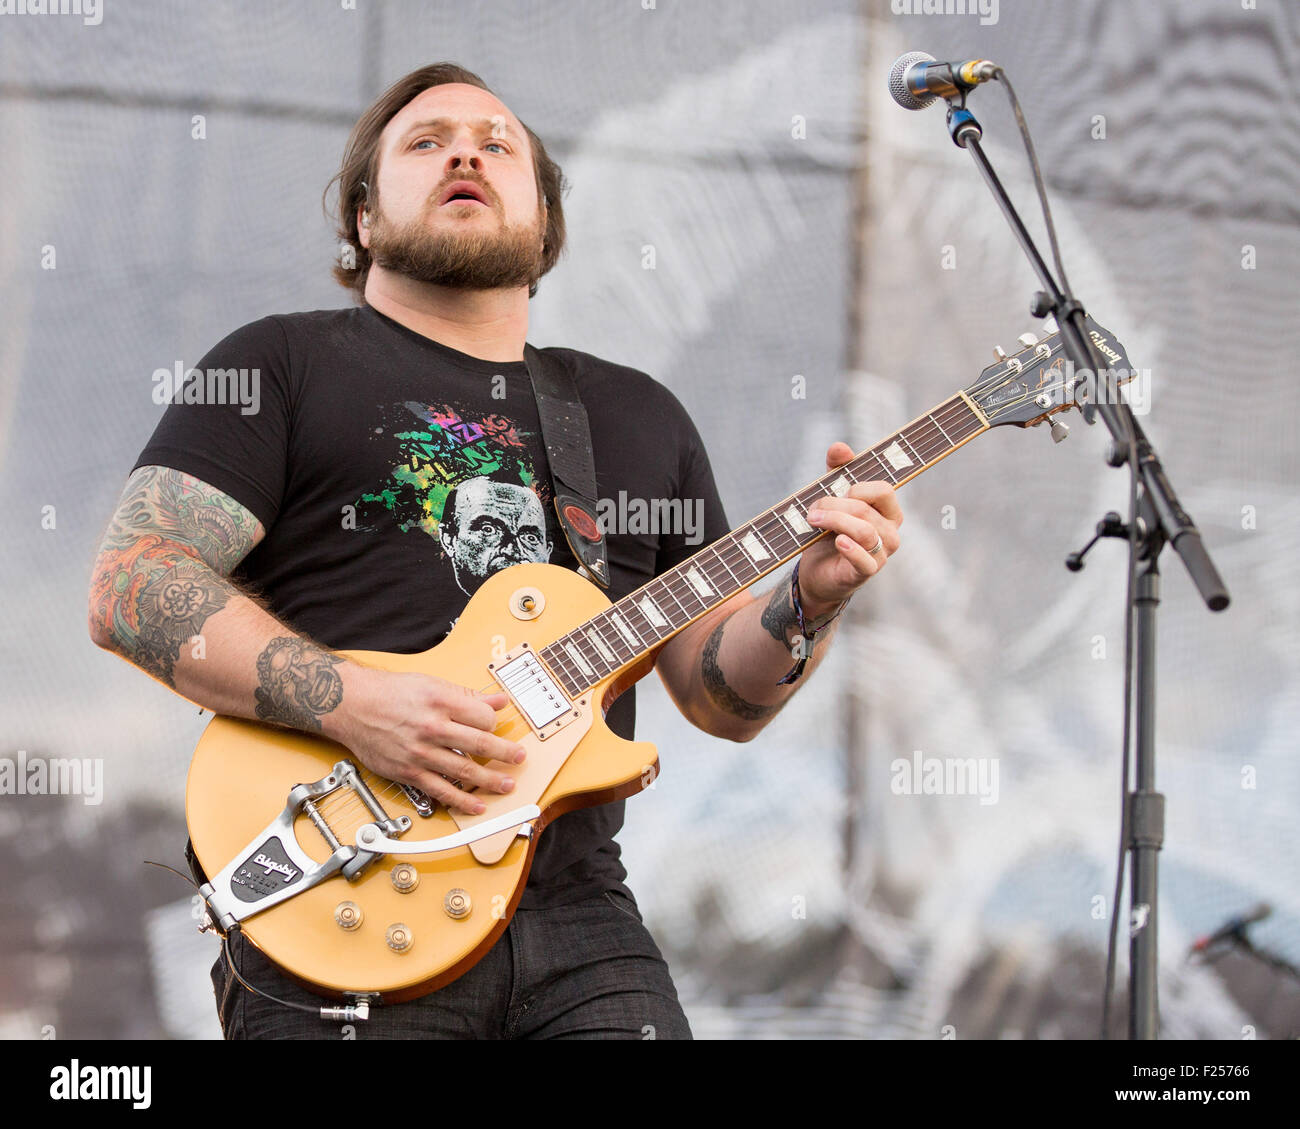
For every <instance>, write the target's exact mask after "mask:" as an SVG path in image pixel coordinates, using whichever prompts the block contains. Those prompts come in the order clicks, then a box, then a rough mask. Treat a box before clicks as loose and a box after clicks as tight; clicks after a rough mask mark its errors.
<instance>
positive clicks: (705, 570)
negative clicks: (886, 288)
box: [316, 342, 1063, 833]
mask: <svg viewBox="0 0 1300 1129" xmlns="http://www.w3.org/2000/svg"><path fill="white" fill-rule="evenodd" d="M1039 344H1040V345H1041V344H1045V342H1040V343H1039ZM1061 351H1063V345H1062V346H1060V347H1052V346H1051V345H1048V353H1047V357H1054V356H1056V355H1057V354H1058V353H1059V352H1061ZM1045 359H1046V358H1044V360H1045ZM1036 367H1041V366H1036ZM1023 374H1024V370H1023V369H1022V370H1021V371H1020V372H1011V370H1007V371H1006V372H1003V373H1000V374H994V375H991V376H989V377H987V378H983V379H982V380H980V381H976V383H975V384H974V385H972V386H971V389H970V391H972V392H978V391H979V390H980V388H981V386H982V385H989V384H992V383H995V382H996V381H998V380H1004V379H1005V377H1006V376H1008V375H1013V376H1020V375H1023ZM1040 386H1041V385H1040ZM1008 406H1009V405H1003V411H1005V410H1006V408H1007V407H1008ZM971 414H972V413H971V408H970V405H969V404H968V403H967V402H966V401H965V400H964V399H961V398H960V393H958V394H956V395H955V396H953V397H950V398H949V400H948V401H946V402H945V403H944V404H942V405H939V406H938V407H937V408H936V409H935V410H934V411H931V412H928V413H926V414H925V415H924V416H920V417H918V418H917V419H916V420H914V421H913V426H915V427H917V428H919V429H921V430H924V429H925V428H926V425H927V422H929V423H933V424H934V425H935V427H936V430H938V431H939V433H940V435H939V436H934V437H931V438H929V439H921V438H919V437H909V436H908V434H907V428H906V426H905V427H904V428H900V429H899V430H898V431H897V432H895V433H894V435H893V436H890V437H889V438H888V440H882V441H881V443H878V444H876V447H880V446H882V444H893V443H897V442H898V441H899V440H900V439H901V440H903V441H904V442H906V443H907V444H908V446H909V447H911V448H912V451H913V452H914V453H916V454H918V455H920V456H921V459H922V463H921V468H920V469H921V470H924V469H927V468H928V467H929V466H930V465H931V463H932V462H934V461H935V459H936V457H937V456H939V455H942V454H945V453H950V452H951V451H952V450H955V449H956V447H957V446H958V445H960V443H962V442H964V441H966V440H968V439H970V438H972V437H973V436H974V435H976V434H978V433H979V431H975V432H972V433H971V434H970V435H965V436H962V437H961V438H960V439H959V440H958V441H957V443H953V442H952V441H951V440H950V439H949V438H948V435H947V432H946V431H945V430H944V428H943V423H948V424H949V425H950V426H952V425H954V424H955V423H956V422H958V421H961V420H967V421H968V417H969V416H970V415H971ZM975 418H976V419H977V420H978V418H979V417H978V416H976V417H975ZM986 418H988V417H987V416H986ZM941 421H942V422H941ZM990 426H991V424H990ZM953 430H954V431H956V430H957V428H956V427H955V426H954V427H953ZM979 430H985V428H984V427H981V428H980V429H979ZM918 439H919V442H918ZM931 444H934V446H933V447H931ZM876 447H872V448H868V449H867V450H866V451H864V452H862V453H861V454H860V455H858V456H855V457H854V458H853V459H850V460H849V461H848V462H847V463H844V464H842V465H841V466H840V467H837V468H834V469H835V470H839V471H841V472H842V473H844V474H846V475H847V476H848V477H849V478H851V479H853V481H854V482H855V483H857V482H859V481H861V480H860V479H858V478H857V477H856V475H855V474H854V473H853V471H852V469H850V468H852V467H853V466H854V465H855V464H857V463H860V462H865V461H867V460H869V459H872V458H874V459H875V460H876V461H877V463H879V464H880V469H882V470H885V472H886V475H887V476H888V470H887V469H886V468H885V463H884V460H883V458H882V454H883V452H882V451H878V450H877V449H876ZM884 449H885V450H888V446H887V445H886V446H885V448H884ZM858 469H859V470H866V469H868V468H867V467H865V466H863V467H859V468H858ZM900 469H901V468H900ZM833 473H834V470H832V471H828V472H827V473H826V475H825V476H823V477H825V478H829V477H830V476H831V475H832V474H833ZM819 486H820V482H817V483H813V484H811V485H810V486H808V487H805V488H804V489H803V490H800V491H798V492H796V493H795V494H793V495H791V498H792V505H798V504H808V503H807V502H805V499H804V497H803V495H804V494H805V493H806V492H807V491H808V490H810V489H817V488H818V487H819ZM826 496H827V495H826V494H816V495H814V496H813V498H812V499H810V500H809V502H815V501H817V500H819V499H820V498H823V497H826ZM780 521H781V515H777V514H775V513H772V512H771V511H768V512H766V513H765V514H763V515H760V517H759V518H755V519H752V520H751V521H749V522H747V523H745V524H746V525H749V526H751V527H752V528H753V529H754V531H755V532H757V533H758V534H759V535H760V536H762V537H763V539H764V541H768V540H769V539H772V540H774V539H775V538H774V537H773V528H775V529H776V530H777V531H780V533H781V535H782V536H783V537H785V536H789V534H788V533H786V532H785V530H784V529H783V528H782V526H781V524H780ZM760 522H761V523H762V524H759V523H760ZM786 524H787V525H788V523H786ZM764 535H766V536H764ZM798 542H799V538H797V537H796V538H795V544H796V545H797V544H798ZM739 548H740V545H739V544H738V543H737V542H736V541H734V540H731V541H730V542H729V543H727V544H724V545H723V546H721V548H718V547H716V546H715V547H714V552H715V556H716V557H717V558H718V561H719V562H720V563H721V564H722V566H723V568H724V569H726V570H727V572H728V573H729V574H730V576H731V578H732V579H734V580H736V581H738V582H739V581H740V578H739V577H738V576H737V575H736V573H735V572H734V571H733V570H732V568H731V567H730V566H731V564H732V563H735V564H737V565H739V564H741V563H747V564H749V565H750V566H751V567H752V566H753V561H752V559H751V558H749V557H747V556H746V555H745V554H744V553H743V552H737V553H736V555H735V557H734V558H732V559H728V556H727V553H728V552H729V551H732V550H738V549H739ZM691 559H692V560H693V559H694V558H691ZM689 563H690V562H689V561H684V562H682V565H686V564H689ZM682 565H679V566H677V568H676V569H674V570H671V571H670V572H669V573H668V574H665V575H664V576H661V577H655V578H653V579H652V580H651V581H648V582H647V583H646V585H644V586H643V587H644V588H649V587H650V586H651V584H653V583H654V582H655V581H659V582H661V587H662V588H663V589H664V590H665V591H667V593H668V595H669V596H670V597H672V599H673V601H674V602H675V603H676V604H677V605H678V607H679V608H680V609H681V610H682V612H683V613H686V614H688V615H689V614H690V613H687V612H686V608H685V606H684V605H683V604H682V603H681V600H680V599H678V594H677V592H676V591H674V589H673V587H672V584H673V582H675V581H683V580H684V578H683V577H681V576H674V575H673V574H674V573H677V572H678V571H679V570H680V568H681V567H682ZM694 567H696V568H698V569H699V570H700V571H701V572H702V574H703V575H704V576H705V577H706V578H707V579H708V580H709V581H712V582H713V584H714V585H715V591H716V590H717V586H718V578H716V577H715V576H713V575H712V573H711V571H710V569H711V567H712V566H711V565H710V564H709V563H708V562H705V561H703V560H701V561H700V562H699V563H698V564H697V565H695V566H694ZM761 575H762V574H760V575H759V576H756V577H754V578H753V579H752V580H750V581H748V582H740V583H739V587H737V589H736V592H739V591H741V590H743V589H744V588H747V587H749V585H751V584H753V583H755V582H756V581H757V580H759V579H761ZM682 590H683V591H684V592H686V593H688V594H689V593H690V588H689V587H683V589H682ZM635 594H636V593H635V592H633V593H629V595H628V596H625V597H623V599H622V600H620V601H617V602H616V603H615V604H613V605H611V607H610V608H607V609H604V610H603V611H602V612H600V613H597V615H596V616H593V617H592V619H591V620H588V621H587V622H588V623H590V622H593V621H594V620H595V619H598V618H599V617H600V616H603V615H608V614H609V613H610V612H612V611H615V610H616V609H618V608H619V604H621V603H623V601H624V600H629V597H631V596H635ZM735 594H736V593H735V592H729V593H727V595H726V596H724V597H723V600H721V601H715V602H714V604H713V605H712V606H713V607H716V606H717V605H718V604H719V603H722V602H725V600H726V599H728V598H730V596H732V595H735ZM695 598H696V599H697V600H698V599H699V597H698V596H696V597H695ZM700 602H701V603H704V601H702V600H700ZM631 603H632V606H635V602H634V601H632V602H631ZM629 610H630V609H622V611H623V614H624V617H625V620H627V619H629V618H630V617H629V616H628V614H627V613H628V611H629ZM708 610H711V606H710V605H709V604H707V603H706V604H705V611H708ZM695 614H696V615H699V614H702V613H695ZM643 618H644V617H643ZM647 622H649V621H648V620H647ZM650 626H651V628H652V629H653V627H654V625H653V624H652V623H651V624H650ZM584 627H585V625H579V626H578V627H577V628H575V629H574V630H573V631H570V632H568V633H567V635H565V636H561V637H560V639H564V638H567V637H568V636H572V635H575V634H576V632H577V631H580V630H583V628H584ZM633 630H634V631H635V633H636V635H637V636H638V638H641V632H640V631H638V630H636V628H635V624H634V623H633ZM600 635H601V638H602V639H603V640H604V641H605V643H606V644H607V645H608V644H610V643H611V642H613V644H614V647H615V648H616V649H614V650H612V651H611V653H612V654H614V655H615V656H616V657H617V654H618V651H619V650H625V649H626V650H629V651H631V647H630V645H629V644H626V643H624V642H623V641H622V639H621V637H620V636H619V635H618V634H616V633H611V634H610V635H608V636H607V635H606V633H605V630H604V629H602V630H601V632H600ZM560 639H557V640H555V641H554V643H559V642H560ZM660 641H661V640H659V639H658V638H656V641H655V643H654V644H651V646H656V645H658V643H659V642H660ZM554 643H553V644H550V645H548V649H549V647H550V646H554ZM641 643H642V646H643V647H644V648H645V649H647V650H648V649H649V648H648V647H645V640H644V639H643V638H641ZM580 653H581V652H580ZM557 657H558V656H557ZM591 657H592V658H595V657H597V656H596V655H595V654H594V653H593V654H592V655H591ZM637 657H638V654H637V652H636V651H631V654H630V655H629V656H628V658H627V659H623V660H620V662H619V665H618V666H617V667H615V668H614V669H613V670H611V671H610V672H608V673H607V674H605V675H602V676H599V677H598V679H597V681H598V682H599V681H603V680H604V679H605V678H608V677H610V675H611V674H613V673H615V672H616V671H617V670H620V669H622V668H623V667H625V666H627V665H628V663H630V662H631V661H633V660H634V659H636V658H637ZM604 661H605V665H609V663H608V660H604ZM592 670H593V672H594V671H595V668H594V667H593V668H592ZM565 673H566V674H568V675H569V677H570V678H571V679H572V680H573V681H574V682H575V684H577V685H579V687H580V689H579V691H578V692H579V693H581V690H582V689H588V688H590V686H589V685H584V683H583V678H582V676H579V677H576V678H574V672H573V671H565ZM489 692H497V693H499V692H502V691H500V689H499V686H498V685H497V684H496V683H495V682H489V683H486V684H485V685H483V686H482V687H480V688H479V689H478V691H477V693H480V694H485V693H489ZM503 708H508V709H510V710H511V711H512V712H513V713H514V714H515V716H514V717H513V718H509V719H507V721H506V722H505V723H504V724H505V725H506V728H505V729H501V728H500V727H497V728H494V729H493V731H492V732H493V734H494V735H495V736H498V737H501V738H502V739H503V740H516V739H518V738H517V737H516V736H515V735H516V734H517V733H518V734H521V735H522V736H527V734H528V733H529V732H530V731H531V727H530V726H529V724H528V722H527V720H526V719H525V718H524V717H523V715H522V714H521V713H520V712H519V711H518V709H517V708H515V707H513V706H507V707H503ZM517 723H522V724H517ZM461 755H464V754H461ZM469 759H471V760H475V762H476V763H478V761H477V758H474V757H470V758H469ZM487 759H492V758H487ZM359 775H360V777H361V779H362V781H363V782H364V783H365V784H366V786H367V787H369V788H370V789H371V791H372V793H375V794H376V799H377V800H383V799H388V798H390V797H392V798H396V797H397V796H400V795H403V794H404V790H403V788H402V786H401V785H400V784H398V783H396V782H393V781H388V780H386V779H385V778H384V777H379V776H377V774H375V773H372V772H370V771H369V770H368V769H365V768H364V767H362V768H361V769H360V770H359ZM367 776H369V779H367ZM378 780H385V783H386V784H387V787H382V788H377V786H376V785H375V781H378ZM493 795H494V796H501V795H508V793H494V794H493ZM429 798H430V799H432V797H429ZM434 802H435V804H437V803H440V802H441V801H434ZM381 806H382V805H381ZM443 806H444V807H446V805H445V804H444V805H443ZM316 807H317V811H318V812H319V813H320V814H321V815H322V817H326V821H327V822H329V821H330V820H331V819H332V820H333V821H335V822H341V820H342V819H343V818H345V817H350V816H352V815H355V814H358V812H359V814H360V815H361V816H362V822H361V823H360V824H358V825H357V828H359V827H361V826H363V825H364V824H365V823H368V822H373V819H374V817H373V815H372V813H371V812H370V810H369V808H368V807H367V806H366V805H365V804H364V802H363V801H362V800H361V798H360V796H358V795H357V794H356V793H355V792H354V791H352V790H350V789H349V790H348V791H347V792H346V793H345V794H343V795H339V794H338V793H335V794H332V795H331V796H327V797H325V798H324V799H323V800H322V801H321V802H319V803H318V804H317V805H316ZM357 828H352V829H351V830H352V831H353V833H355V831H356V830H357Z"/></svg>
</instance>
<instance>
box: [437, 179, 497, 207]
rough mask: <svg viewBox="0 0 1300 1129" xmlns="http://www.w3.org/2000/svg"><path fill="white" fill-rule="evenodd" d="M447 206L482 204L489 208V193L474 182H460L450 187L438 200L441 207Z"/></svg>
mask: <svg viewBox="0 0 1300 1129" xmlns="http://www.w3.org/2000/svg"><path fill="white" fill-rule="evenodd" d="M447 204H481V205H483V206H484V207H487V193H486V192H484V191H483V189H482V188H480V187H479V186H478V185H477V184H474V183H473V182H472V181H468V180H458V181H456V183H455V184H452V185H449V186H448V187H447V189H446V191H444V192H443V194H442V196H440V197H439V199H438V206H439V207H444V206H445V205H447Z"/></svg>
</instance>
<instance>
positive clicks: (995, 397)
mask: <svg viewBox="0 0 1300 1129" xmlns="http://www.w3.org/2000/svg"><path fill="white" fill-rule="evenodd" d="M1087 328H1088V334H1089V336H1090V337H1091V338H1092V343H1093V346H1094V348H1095V349H1096V350H1097V352H1098V353H1099V354H1100V355H1101V358H1102V360H1103V361H1104V362H1105V364H1106V368H1104V369H1102V370H1101V373H1100V374H1099V375H1098V374H1095V373H1092V372H1090V371H1084V370H1080V371H1075V369H1074V366H1073V365H1072V364H1071V363H1070V359H1069V358H1068V357H1067V356H1066V353H1065V346H1064V344H1063V343H1062V341H1061V334H1060V331H1059V330H1058V331H1056V332H1053V333H1050V334H1048V335H1047V336H1046V337H1044V338H1043V339H1042V340H1038V339H1037V338H1036V337H1035V336H1034V334H1032V333H1026V334H1025V335H1024V336H1023V337H1021V338H1020V346H1021V348H1020V351H1019V352H1017V353H1014V354H1012V355H1010V356H1008V355H1007V354H1005V353H1003V352H1002V350H1001V349H995V350H994V353H995V355H996V356H997V358H998V360H997V363H996V364H992V365H989V367H988V368H986V369H985V370H984V371H983V372H981V373H980V375H979V379H978V380H976V381H975V383H974V384H972V385H971V386H970V387H969V388H967V389H966V395H967V396H969V397H970V398H971V399H972V400H973V401H974V402H975V403H976V404H978V405H979V408H980V411H982V412H983V413H984V415H985V416H986V417H987V418H988V421H989V426H990V427H1001V426H1002V425H1004V424H1015V425H1016V426H1018V427H1033V426H1034V425H1035V424H1038V423H1042V422H1043V420H1045V419H1047V417H1048V416H1050V415H1052V414H1054V413H1055V412H1063V411H1065V410H1066V409H1067V408H1076V407H1083V406H1085V405H1086V404H1089V403H1097V402H1099V401H1100V400H1102V399H1104V398H1106V397H1110V398H1111V400H1112V402H1114V400H1115V399H1116V398H1117V397H1118V392H1117V389H1118V387H1119V385H1121V384H1127V383H1128V382H1129V381H1130V380H1132V379H1133V377H1134V375H1136V374H1135V373H1134V372H1133V369H1132V366H1131V365H1130V364H1129V360H1128V357H1127V356H1126V355H1125V353H1124V346H1122V345H1121V344H1120V343H1119V342H1118V341H1117V340H1115V337H1114V335H1113V334H1111V333H1110V332H1109V331H1108V330H1106V329H1103V328H1102V327H1101V326H1099V325H1098V324H1097V323H1096V322H1095V321H1093V320H1092V318H1088V319H1087ZM1056 426H1057V425H1055V424H1053V428H1054V429H1055V428H1056Z"/></svg>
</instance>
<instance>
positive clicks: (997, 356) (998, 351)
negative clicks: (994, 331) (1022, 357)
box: [993, 345, 1007, 362]
mask: <svg viewBox="0 0 1300 1129" xmlns="http://www.w3.org/2000/svg"><path fill="white" fill-rule="evenodd" d="M993 359H994V360H995V361H999V362H1001V361H1005V360H1006V359H1007V351H1006V350H1005V349H1004V348H1002V346H1001V345H994V346H993Z"/></svg>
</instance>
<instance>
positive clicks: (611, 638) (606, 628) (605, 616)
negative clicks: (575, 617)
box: [591, 611, 637, 666]
mask: <svg viewBox="0 0 1300 1129" xmlns="http://www.w3.org/2000/svg"><path fill="white" fill-rule="evenodd" d="M613 619H614V613H613V612H612V611H610V612H601V613H600V615H598V616H596V618H595V619H593V620H592V621H591V622H592V623H593V624H596V625H597V627H598V628H599V631H600V637H601V638H602V639H603V640H604V641H605V645H606V646H607V647H609V649H610V650H611V651H613V652H614V654H615V655H617V656H618V661H619V665H620V666H621V665H622V664H623V663H625V662H627V661H628V660H629V659H632V658H635V657H636V650H637V649H636V647H635V646H634V645H631V644H629V643H628V642H627V641H626V640H625V639H624V638H623V636H622V634H621V633H620V632H619V631H618V630H617V628H615V627H614V625H613ZM624 651H626V652H627V654H626V655H624V654H623V653H622V652H624Z"/></svg>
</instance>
